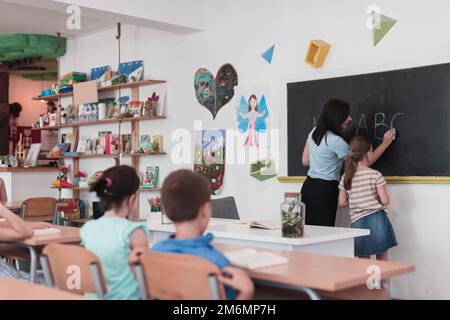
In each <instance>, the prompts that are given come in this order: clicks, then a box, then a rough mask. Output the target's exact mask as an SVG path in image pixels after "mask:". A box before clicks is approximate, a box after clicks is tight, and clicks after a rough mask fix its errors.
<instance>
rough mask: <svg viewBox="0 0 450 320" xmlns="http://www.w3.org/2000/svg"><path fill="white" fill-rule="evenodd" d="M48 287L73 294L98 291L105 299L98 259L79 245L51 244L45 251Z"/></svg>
mask: <svg viewBox="0 0 450 320" xmlns="http://www.w3.org/2000/svg"><path fill="white" fill-rule="evenodd" d="M41 264H42V269H43V271H44V276H45V280H46V284H47V286H51V287H57V288H58V289H60V290H65V291H69V292H72V293H78V294H86V293H95V294H97V297H98V298H100V299H103V298H104V296H105V294H106V291H107V288H106V283H105V280H104V278H103V273H102V268H101V264H100V260H99V258H98V257H97V256H96V255H95V254H93V253H92V252H90V251H88V250H86V249H85V248H83V247H80V246H74V245H64V244H49V245H47V246H46V247H45V248H44V250H43V251H42V256H41Z"/></svg>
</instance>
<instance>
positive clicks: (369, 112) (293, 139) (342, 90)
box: [287, 63, 450, 177]
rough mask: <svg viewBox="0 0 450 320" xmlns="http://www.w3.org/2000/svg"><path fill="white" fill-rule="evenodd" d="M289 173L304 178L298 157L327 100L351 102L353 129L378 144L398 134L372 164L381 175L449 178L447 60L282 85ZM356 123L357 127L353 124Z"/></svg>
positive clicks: (350, 132)
mask: <svg viewBox="0 0 450 320" xmlns="http://www.w3.org/2000/svg"><path fill="white" fill-rule="evenodd" d="M287 96H288V175H289V176H305V175H306V174H307V169H308V168H306V167H303V165H302V164H301V155H302V152H303V148H304V146H305V143H306V139H307V136H308V134H309V133H310V132H311V130H312V129H313V127H314V123H315V121H316V120H318V119H319V115H320V111H321V109H322V106H323V105H324V104H325V103H326V101H327V100H329V99H330V98H338V99H342V100H345V101H347V102H349V103H350V106H351V116H352V118H353V124H352V127H351V128H349V129H348V130H347V131H346V137H347V139H349V138H350V137H351V136H352V135H354V134H355V133H356V132H357V131H358V133H360V134H366V135H368V136H369V137H370V138H371V139H372V140H373V143H374V146H375V147H376V146H378V145H379V144H380V143H381V140H382V137H383V135H384V133H385V131H386V130H387V128H389V127H391V126H392V127H394V128H396V130H397V131H398V133H399V136H398V137H397V139H396V140H395V141H394V143H393V144H392V145H391V147H390V148H389V149H388V150H387V151H386V152H385V154H384V155H383V156H382V157H381V158H380V159H379V160H378V161H377V163H376V164H375V165H374V166H373V167H374V168H375V169H377V170H380V171H381V172H382V173H383V174H384V175H385V176H404V177H408V176H441V177H446V176H450V63H449V64H440V65H431V66H425V67H418V68H411V69H402V70H393V71H387V72H378V73H370V74H362V75H353V76H345V77H339V78H330V79H321V80H313V81H304V82H296V83H288V84H287ZM358 127H359V128H358Z"/></svg>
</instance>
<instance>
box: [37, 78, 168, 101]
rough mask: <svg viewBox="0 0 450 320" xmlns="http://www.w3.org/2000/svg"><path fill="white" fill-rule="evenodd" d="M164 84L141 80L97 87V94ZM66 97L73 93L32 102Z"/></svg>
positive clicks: (156, 81)
mask: <svg viewBox="0 0 450 320" xmlns="http://www.w3.org/2000/svg"><path fill="white" fill-rule="evenodd" d="M166 82H167V81H164V80H142V81H136V82H130V83H119V84H115V85H112V86H107V87H99V88H98V92H104V91H113V90H119V89H134V88H139V87H144V86H149V85H156V84H163V83H166ZM68 97H73V92H67V93H60V94H55V95H51V96H42V97H41V96H37V97H33V98H32V100H37V101H41V100H44V101H58V100H59V99H61V98H68Z"/></svg>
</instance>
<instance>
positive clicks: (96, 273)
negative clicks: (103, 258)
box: [90, 263, 105, 300]
mask: <svg viewBox="0 0 450 320" xmlns="http://www.w3.org/2000/svg"><path fill="white" fill-rule="evenodd" d="M90 267H91V273H92V277H93V278H94V279H93V281H94V285H95V291H96V292H97V297H98V298H99V299H100V300H104V299H105V292H104V291H103V286H102V279H101V276H100V272H99V269H98V265H97V264H96V263H92V264H91V265H90Z"/></svg>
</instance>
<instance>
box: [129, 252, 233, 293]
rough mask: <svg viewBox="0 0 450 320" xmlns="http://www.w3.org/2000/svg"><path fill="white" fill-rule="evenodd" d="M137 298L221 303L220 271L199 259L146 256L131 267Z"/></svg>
mask: <svg viewBox="0 0 450 320" xmlns="http://www.w3.org/2000/svg"><path fill="white" fill-rule="evenodd" d="M135 274H136V278H137V281H138V284H139V289H140V292H141V296H142V298H143V299H144V300H148V299H149V298H152V299H158V300H224V299H225V290H224V287H223V285H222V284H220V283H219V282H218V276H219V275H220V269H219V268H218V267H217V266H216V265H214V264H213V263H211V262H209V261H208V260H205V259H203V258H200V257H196V256H192V255H183V254H172V253H170V254H169V253H156V252H146V253H144V254H142V255H141V256H140V257H139V262H138V263H137V264H136V265H135Z"/></svg>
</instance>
